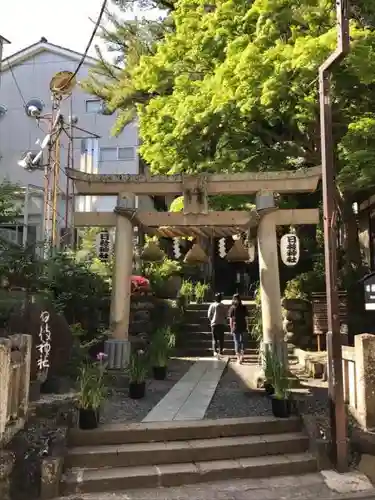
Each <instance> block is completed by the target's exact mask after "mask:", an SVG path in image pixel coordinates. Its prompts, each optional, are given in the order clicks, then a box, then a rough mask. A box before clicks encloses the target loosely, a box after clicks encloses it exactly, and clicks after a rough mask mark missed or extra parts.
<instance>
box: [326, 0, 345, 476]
mask: <svg viewBox="0 0 375 500" xmlns="http://www.w3.org/2000/svg"><path fill="white" fill-rule="evenodd" d="M336 8H337V32H338V33H337V49H336V51H335V52H334V53H333V54H331V55H330V57H329V58H328V59H327V60H326V61H325V62H324V63H323V64H322V66H321V67H320V68H319V92H320V129H321V155H322V184H323V210H324V254H325V274H326V290H327V314H328V330H329V333H328V335H327V341H328V347H329V349H328V368H329V369H328V373H329V388H328V392H329V400H330V415H331V438H332V460H333V462H334V465H335V466H336V468H337V470H338V471H339V472H344V471H345V470H347V468H348V443H347V422H346V410H345V402H344V390H343V372H342V345H341V334H340V317H339V296H338V290H337V234H336V204H335V198H336V192H335V191H336V188H335V165H334V156H335V155H334V144H333V130H332V102H331V96H330V79H331V74H332V70H333V67H334V66H335V65H337V64H339V63H340V62H341V61H342V60H343V59H344V58H345V56H346V54H348V52H349V50H350V38H349V19H348V0H336Z"/></svg>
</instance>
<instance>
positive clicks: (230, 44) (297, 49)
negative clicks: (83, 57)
mask: <svg viewBox="0 0 375 500" xmlns="http://www.w3.org/2000/svg"><path fill="white" fill-rule="evenodd" d="M171 10H172V12H171V13H170V14H169V17H168V18H167V20H168V19H169V21H168V22H169V24H168V23H167V25H168V26H169V29H168V30H167V31H165V22H164V24H163V23H158V29H160V27H161V26H162V30H161V31H159V32H158V33H157V34H155V33H153V32H152V29H153V28H155V25H153V24H152V22H151V24H150V22H149V21H145V20H143V21H139V22H134V24H133V27H134V26H135V28H134V29H135V30H137V34H135V33H133V37H132V38H131V39H132V40H133V43H132V44H130V46H131V50H129V46H128V48H127V49H126V50H127V60H128V63H127V64H126V66H125V69H123V70H122V71H121V72H119V73H118V74H117V75H116V79H112V81H110V80H107V83H106V85H105V98H106V99H107V101H108V103H109V105H110V106H111V107H112V109H118V110H119V112H120V113H119V119H118V121H117V124H116V127H115V130H116V131H119V130H121V128H122V127H123V126H124V125H125V124H126V123H127V122H128V121H130V120H132V119H134V117H135V116H136V115H137V116H138V117H139V124H140V134H141V139H142V145H141V154H142V156H143V158H144V160H145V161H146V162H147V163H148V164H149V165H150V168H151V171H152V172H153V173H167V174H168V173H176V172H181V171H185V172H191V173H194V172H199V171H213V172H214V171H220V172H222V171H231V172H233V171H251V170H270V169H277V170H281V169H295V168H300V167H308V166H311V165H317V164H319V162H320V133H319V103H318V100H319V99H318V78H317V76H318V68H319V65H320V64H321V63H322V62H323V61H324V59H325V58H326V57H327V56H328V55H329V53H330V52H331V51H332V50H333V49H334V48H335V44H336V26H335V16H336V12H335V3H334V2H333V1H331V0H304V1H303V2H301V0H253V1H252V2H249V1H248V0H246V1H244V0H240V1H238V0H236V1H235V0H213V1H211V2H210V3H208V2H207V1H203V0H179V1H178V2H177V3H174V5H173V8H171ZM351 17H352V20H351V38H352V51H351V54H350V55H349V56H348V57H347V59H346V61H345V62H344V64H342V66H341V67H340V68H339V69H338V70H337V71H336V73H335V75H334V79H333V94H334V99H333V100H334V114H333V117H334V133H335V140H336V143H337V145H338V146H337V155H338V160H339V165H340V174H339V180H340V183H341V187H342V188H343V189H344V190H353V189H358V188H362V187H369V185H371V184H373V183H374V181H375V169H373V168H372V165H373V164H374V162H373V160H374V159H375V141H374V139H375V93H374V90H375V86H374V84H375V6H372V4H370V3H369V2H365V1H364V0H357V1H356V2H354V5H353V6H352V16H351ZM122 26H123V27H124V24H123V25H122ZM126 26H129V23H126ZM118 28H119V26H118V27H117V29H116V30H115V31H116V32H117V34H119V31H118ZM127 29H128V28H127ZM145 32H147V36H146V39H147V43H146V42H145ZM122 38H123V39H127V40H129V37H128V36H123V37H122ZM136 42H137V43H138V44H140V45H137V50H135V48H134V47H135V44H136ZM99 81H100V77H99ZM97 83H98V82H97ZM102 88H104V86H103V85H102Z"/></svg>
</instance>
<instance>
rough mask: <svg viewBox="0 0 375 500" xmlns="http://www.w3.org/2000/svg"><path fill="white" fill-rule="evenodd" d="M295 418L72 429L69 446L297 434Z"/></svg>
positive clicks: (299, 425) (141, 424)
mask: <svg viewBox="0 0 375 500" xmlns="http://www.w3.org/2000/svg"><path fill="white" fill-rule="evenodd" d="M300 430H301V421H300V420H299V419H298V418H294V417H292V418H288V419H277V418H274V417H268V416H267V417H266V416H265V417H246V418H224V419H219V420H198V421H172V422H148V423H140V424H138V423H133V424H108V425H102V426H100V427H99V428H98V429H94V430H91V431H90V430H86V431H82V430H80V429H71V430H70V431H69V434H68V445H69V447H79V446H110V445H121V444H134V443H142V442H143V443H150V442H166V441H189V440H192V439H208V438H212V439H215V438H225V437H235V436H252V435H264V434H282V433H290V432H299V431H300Z"/></svg>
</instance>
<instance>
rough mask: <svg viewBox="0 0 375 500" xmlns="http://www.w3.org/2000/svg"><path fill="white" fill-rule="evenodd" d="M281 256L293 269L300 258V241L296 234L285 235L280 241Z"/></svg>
mask: <svg viewBox="0 0 375 500" xmlns="http://www.w3.org/2000/svg"><path fill="white" fill-rule="evenodd" d="M280 254H281V260H282V261H283V263H284V264H285V265H286V266H288V267H292V266H295V265H296V264H298V261H299V258H300V241H299V238H298V236H297V235H296V234H295V233H289V234H284V236H282V237H281V239H280Z"/></svg>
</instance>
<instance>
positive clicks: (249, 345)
mask: <svg viewBox="0 0 375 500" xmlns="http://www.w3.org/2000/svg"><path fill="white" fill-rule="evenodd" d="M208 307H209V304H208V303H204V304H190V305H189V306H188V308H187V310H186V312H185V318H186V319H185V325H184V329H183V333H182V334H181V335H180V339H179V344H178V346H177V354H178V355H179V356H186V357H206V356H212V355H213V353H212V335H211V328H210V323H209V321H208V319H207V312H208ZM247 307H248V308H249V309H251V307H252V306H249V305H247ZM228 308H229V306H228ZM245 347H246V349H245V355H246V356H247V358H250V360H253V361H254V362H256V361H257V359H258V355H257V349H256V347H257V346H256V342H255V341H254V340H253V339H252V338H251V336H250V335H249V336H248V338H247V341H246V346H245ZM224 349H225V351H224V354H225V355H227V356H234V355H235V352H234V345H233V337H232V334H231V333H230V331H229V326H228V331H227V332H225V337H224Z"/></svg>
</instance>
